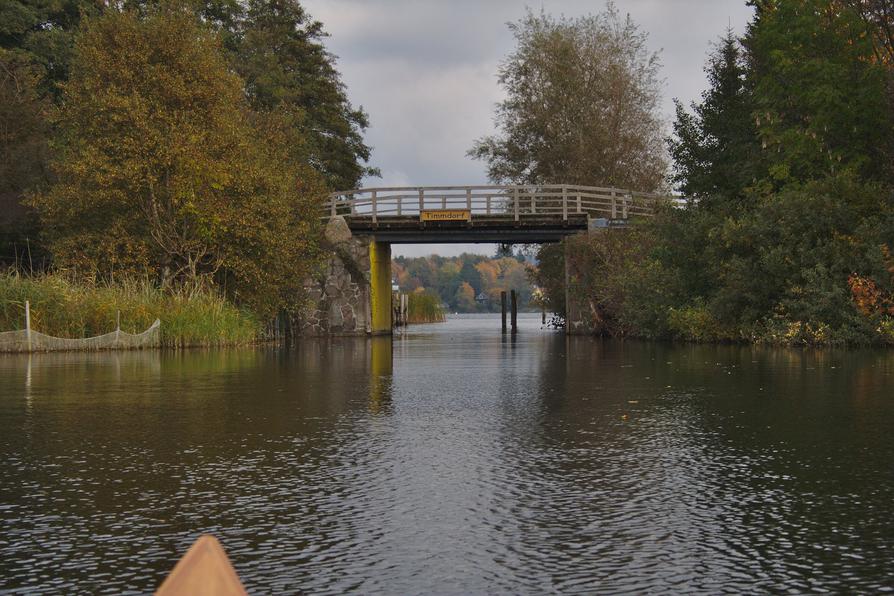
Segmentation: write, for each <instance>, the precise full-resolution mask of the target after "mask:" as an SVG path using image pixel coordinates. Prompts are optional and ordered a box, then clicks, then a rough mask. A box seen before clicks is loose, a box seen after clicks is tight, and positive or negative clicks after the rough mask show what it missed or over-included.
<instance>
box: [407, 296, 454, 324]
mask: <svg viewBox="0 0 894 596" xmlns="http://www.w3.org/2000/svg"><path fill="white" fill-rule="evenodd" d="M445 320H446V316H445V315H444V309H443V308H441V299H440V298H439V297H438V296H436V295H434V294H429V293H427V292H420V293H413V294H410V295H409V297H408V298H407V322H408V323H443V322H444V321H445Z"/></svg>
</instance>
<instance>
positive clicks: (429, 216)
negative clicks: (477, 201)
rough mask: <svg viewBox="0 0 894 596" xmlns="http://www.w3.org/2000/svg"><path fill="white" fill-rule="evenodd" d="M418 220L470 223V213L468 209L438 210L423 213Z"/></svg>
mask: <svg viewBox="0 0 894 596" xmlns="http://www.w3.org/2000/svg"><path fill="white" fill-rule="evenodd" d="M419 219H420V220H421V221H471V220H472V212H471V210H469V209H438V210H434V211H423V212H422V213H421V214H420V216H419Z"/></svg>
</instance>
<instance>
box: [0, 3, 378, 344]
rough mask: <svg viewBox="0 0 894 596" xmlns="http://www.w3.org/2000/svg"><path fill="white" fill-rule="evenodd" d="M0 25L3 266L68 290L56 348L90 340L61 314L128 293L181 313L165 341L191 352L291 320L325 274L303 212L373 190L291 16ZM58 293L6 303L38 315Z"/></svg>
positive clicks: (65, 10)
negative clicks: (184, 326)
mask: <svg viewBox="0 0 894 596" xmlns="http://www.w3.org/2000/svg"><path fill="white" fill-rule="evenodd" d="M3 11H4V12H3V14H4V15H7V16H10V15H13V14H14V15H15V18H10V19H9V20H8V21H7V20H6V19H4V22H5V23H7V25H8V26H7V27H6V28H5V30H4V33H3V35H2V36H0V42H2V48H0V97H2V99H3V103H2V109H0V126H2V128H3V130H4V131H8V132H9V134H7V133H6V132H4V135H3V137H2V139H0V142H2V144H3V146H2V147H0V150H2V152H3V154H4V155H5V156H7V157H8V158H9V159H4V160H3V165H2V168H3V170H2V188H0V198H2V204H3V207H4V209H3V213H4V216H3V218H2V219H3V221H2V222H0V223H2V224H3V226H0V227H5V232H4V236H3V239H4V240H5V242H4V246H3V249H4V250H3V252H4V255H3V256H4V257H5V260H6V261H7V264H12V265H13V266H15V267H17V268H18V271H20V272H21V271H24V270H25V269H26V267H24V266H23V265H24V264H25V261H24V259H23V257H22V255H24V254H26V253H27V265H28V267H27V269H28V271H29V273H30V271H31V268H32V267H34V266H35V263H36V266H37V269H38V270H49V271H62V272H65V275H64V279H65V280H67V281H66V282H65V283H66V284H69V285H68V286H66V287H67V288H68V290H69V291H67V293H66V295H67V296H68V297H69V298H70V299H66V300H63V301H62V302H60V303H58V304H57V305H56V306H58V307H60V308H63V307H64V308H70V309H74V310H73V311H72V312H71V313H70V314H71V316H70V321H69V322H63V321H60V322H59V327H58V329H57V331H58V332H60V333H63V334H70V333H72V332H74V331H77V330H80V331H85V332H86V331H89V330H92V328H93V327H92V325H93V323H92V322H90V321H92V319H91V317H92V316H93V315H89V316H88V315H86V314H83V313H80V312H78V309H79V308H81V307H80V306H77V305H76V304H75V302H73V300H74V298H76V297H78V296H82V297H83V298H84V300H85V301H86V303H85V304H84V305H83V308H84V309H85V310H86V311H91V310H94V309H93V307H92V303H93V302H95V301H96V300H100V301H102V300H104V299H105V298H109V297H113V296H117V297H118V298H120V299H122V300H128V299H129V297H130V290H129V286H128V284H129V283H130V282H128V281H127V280H130V279H140V280H146V281H145V282H141V284H142V283H145V284H149V286H151V288H153V289H152V292H149V286H147V287H146V288H144V290H145V292H144V293H147V292H148V293H149V294H151V295H152V299H151V300H150V301H149V302H150V303H151V304H162V303H164V302H165V300H170V301H171V303H170V305H171V306H173V307H178V305H181V304H182V303H183V301H184V300H185V301H186V302H193V301H195V310H196V312H201V313H203V314H198V315H196V318H195V320H196V326H195V332H193V331H189V332H187V331H183V332H182V333H181V332H179V331H173V333H174V334H175V336H176V337H178V338H184V339H183V341H188V342H193V341H197V340H198V339H199V338H200V337H204V338H206V341H207V342H208V343H218V342H221V341H229V340H230V339H232V340H233V341H242V339H243V331H244V329H246V328H247V326H252V325H254V319H255V318H257V319H264V320H269V319H270V318H272V317H273V316H274V315H276V314H278V313H283V312H285V313H291V312H295V311H296V310H297V309H299V308H300V307H301V305H302V304H303V300H304V299H305V294H304V288H303V286H302V282H303V280H304V279H305V278H306V277H307V276H308V274H309V273H310V272H311V271H313V270H314V268H315V267H316V266H317V265H318V264H319V262H320V257H321V255H320V248H319V242H318V235H319V229H318V228H319V218H318V217H317V212H316V209H317V206H318V205H319V203H320V201H321V200H322V198H323V197H325V195H326V193H327V192H328V190H330V189H331V188H334V187H347V188H350V187H353V186H355V185H357V184H358V183H359V181H360V179H361V178H362V177H363V176H364V175H367V174H373V173H375V172H374V170H372V169H370V168H369V167H367V166H366V165H365V161H366V160H367V158H368V157H369V148H368V147H367V146H366V145H365V144H364V143H363V140H362V133H363V130H364V129H365V128H366V126H367V118H366V114H365V113H364V112H363V111H362V110H359V109H356V108H354V107H353V106H351V105H350V103H349V102H348V100H347V97H346V95H345V90H344V86H343V85H342V83H341V81H340V79H339V76H338V73H337V72H336V70H335V68H334V65H333V57H332V56H331V55H330V54H328V53H327V52H326V51H325V48H324V47H323V45H322V43H321V39H322V37H323V35H324V34H323V31H322V26H321V24H320V23H319V22H316V21H314V20H312V19H311V18H310V17H309V16H308V15H307V14H306V13H305V12H304V10H303V9H302V8H301V6H300V5H299V4H298V3H297V2H296V1H294V0H286V1H285V2H276V3H272V2H267V1H264V0H256V1H255V0H252V1H250V2H245V3H242V2H236V3H223V4H221V3H218V2H197V3H196V2H185V1H184V2H177V1H174V2H164V3H159V4H155V3H148V4H146V3H133V4H131V3H125V4H123V5H121V4H115V3H112V4H101V3H100V4H97V3H94V2H88V1H85V0H66V1H64V2H61V3H33V2H28V1H26V0H12V1H11V2H9V3H7V6H5V7H4V9H3ZM61 278H62V277H61V276H60V275H50V276H48V277H46V278H40V279H36V280H35V281H34V283H33V284H32V285H31V286H28V285H27V284H25V285H22V284H19V288H20V289H22V288H31V289H33V290H34V291H36V292H37V295H35V296H34V299H33V300H32V302H34V303H35V304H39V303H40V290H41V288H43V287H45V286H47V287H57V286H58V284H59V283H61V282H59V281H58V280H59V279H61ZM69 280H80V281H77V282H73V281H69ZM72 283H77V284H82V285H83V288H81V290H80V291H75V290H74V289H73V286H71V284H72ZM115 288H117V290H116V289H115ZM115 292H118V293H117V294H116V293H115ZM153 292H154V293H153ZM100 294H101V296H100ZM147 295H148V294H147ZM164 296H167V297H168V298H167V299H163V297H164ZM219 297H220V298H219ZM224 299H225V300H226V301H227V302H228V304H229V306H226V308H224V307H223V306H222V305H219V304H218V302H219V300H224ZM217 306H220V308H222V309H223V310H221V311H220V312H219V313H218V314H216V315H213V316H212V314H211V312H210V311H208V310H207V309H212V310H213V308H217ZM178 308H179V307H178ZM123 310H124V309H122V311H123ZM150 310H151V309H150ZM187 311H189V309H187ZM206 311H207V312H206ZM246 311H251V312H252V313H253V314H252V321H251V324H250V325H248V324H247V325H243V324H242V322H239V323H238V324H236V327H237V328H238V330H237V331H235V332H232V333H231V329H230V327H231V325H230V323H229V322H227V321H229V320H230V318H233V317H235V318H233V320H234V321H235V320H237V319H239V317H240V316H241V315H239V314H238V313H243V312H246ZM37 312H39V311H37ZM190 312H191V311H190ZM234 313H235V314H234ZM206 314H207V316H206ZM82 315H83V316H82ZM218 315H219V316H218ZM230 315H233V317H230ZM60 316H62V315H60ZM96 316H98V317H99V318H100V319H102V318H103V317H105V315H104V314H103V315H99V314H97V315H96ZM184 316H185V317H187V318H189V317H191V316H192V315H191V314H184ZM228 317H230V318H228ZM103 320H104V319H103ZM140 320H142V319H140ZM174 320H177V319H176V318H175V319H174ZM174 320H172V321H171V322H170V323H169V324H170V325H175V323H174ZM212 321H213V322H216V323H215V324H219V325H220V327H219V336H218V337H215V336H214V332H213V331H212V330H209V328H208V327H207V326H204V325H205V323H210V322H212ZM150 322H151V321H150ZM200 322H201V324H200ZM98 323H99V322H98V321H97V324H98ZM255 327H256V325H255ZM199 329H201V330H199ZM48 332H53V329H49V330H48ZM172 341H173V340H172ZM176 341H181V340H180V339H178V340H176Z"/></svg>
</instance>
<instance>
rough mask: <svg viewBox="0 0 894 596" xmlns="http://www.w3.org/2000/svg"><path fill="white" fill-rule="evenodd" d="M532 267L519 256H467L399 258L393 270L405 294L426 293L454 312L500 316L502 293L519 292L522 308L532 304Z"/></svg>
mask: <svg viewBox="0 0 894 596" xmlns="http://www.w3.org/2000/svg"><path fill="white" fill-rule="evenodd" d="M530 267H531V265H529V264H528V263H527V262H526V259H525V257H524V256H523V255H522V254H521V253H519V254H516V255H512V254H511V252H505V251H504V252H502V253H501V254H498V255H497V256H495V257H493V258H488V257H486V256H483V255H474V254H468V253H464V254H462V255H460V256H458V257H441V256H438V255H429V256H427V257H397V258H395V259H393V261H392V264H391V270H392V273H393V274H394V279H395V280H396V281H397V284H398V287H399V288H400V290H401V291H402V292H406V293H409V294H410V295H411V296H412V295H413V294H415V293H418V292H422V291H425V292H426V293H429V294H432V295H434V296H437V297H438V304H445V305H446V307H447V308H448V309H449V310H450V311H452V312H462V313H475V312H500V292H507V293H508V292H509V290H515V291H516V292H518V300H519V305H520V306H521V307H525V306H527V305H528V304H529V303H530V301H531V295H532V292H533V287H532V285H531V281H530V279H529V275H528V270H529V269H530Z"/></svg>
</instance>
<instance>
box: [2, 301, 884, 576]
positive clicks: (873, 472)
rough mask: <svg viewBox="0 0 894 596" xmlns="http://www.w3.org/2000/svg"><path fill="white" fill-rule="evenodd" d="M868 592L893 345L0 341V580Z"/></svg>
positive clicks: (876, 557)
mask: <svg viewBox="0 0 894 596" xmlns="http://www.w3.org/2000/svg"><path fill="white" fill-rule="evenodd" d="M203 532H211V533H213V534H215V535H216V536H218V537H219V538H220V540H221V542H222V543H223V545H224V547H225V549H226V550H227V552H228V554H229V555H230V557H231V559H232V561H233V564H234V565H235V567H236V570H237V572H238V573H239V575H240V576H241V578H242V579H243V581H244V583H245V585H246V587H247V588H248V590H249V591H250V592H254V593H258V594H262V593H295V592H302V593H344V592H352V591H353V592H358V593H364V594H374V593H383V594H415V593H444V594H473V593H513V594H519V593H538V594H539V593H543V592H562V593H594V592H598V593H621V592H629V593H637V594H642V593H646V592H651V593H660V592H671V593H679V592H701V593H709V594H716V593H719V592H735V593H741V592H752V593H766V592H791V593H807V592H811V593H815V592H820V591H824V590H830V591H834V592H851V593H853V592H880V591H884V590H888V591H890V590H892V589H894V352H887V351H855V352H845V351H800V350H783V349H768V348H753V347H742V346H732V347H731V346H692V345H667V344H653V343H639V342H618V341H601V340H597V339H591V338H566V337H564V336H563V335H562V334H561V333H556V332H553V331H547V330H541V329H540V328H539V319H538V318H533V317H530V316H523V317H522V319H521V330H520V331H519V333H518V334H517V335H516V336H514V337H513V336H511V335H510V336H505V335H502V334H501V333H500V330H499V319H498V318H494V317H488V316H469V317H461V318H455V319H452V320H451V321H449V322H448V323H446V324H442V325H422V326H414V327H410V328H409V329H407V330H406V331H405V332H403V333H402V334H399V335H396V336H395V337H394V339H393V342H392V340H391V339H387V338H386V339H375V340H367V339H336V340H331V341H320V342H305V343H302V344H300V345H299V346H297V347H296V348H293V349H292V350H284V349H280V350H277V349H272V348H259V349H240V350H226V351H187V352H182V353H171V352H161V353H159V352H122V353H100V354H56V355H52V354H51V355H34V356H31V357H27V356H4V357H2V358H0V591H9V592H16V593H18V592H22V593H38V592H53V593H75V592H91V593H97V592H102V591H110V592H116V593H118V592H139V593H145V592H149V591H151V590H153V589H154V588H155V587H156V586H157V585H158V584H159V583H160V581H161V580H162V579H163V578H164V577H165V575H166V573H167V572H168V571H169V570H170V569H171V568H172V567H173V565H174V563H175V562H176V560H177V559H178V557H179V556H180V555H181V554H182V553H183V552H184V551H185V550H186V549H187V548H188V547H189V545H190V544H191V543H192V541H194V540H195V539H196V537H197V536H198V535H199V534H200V533H203Z"/></svg>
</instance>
